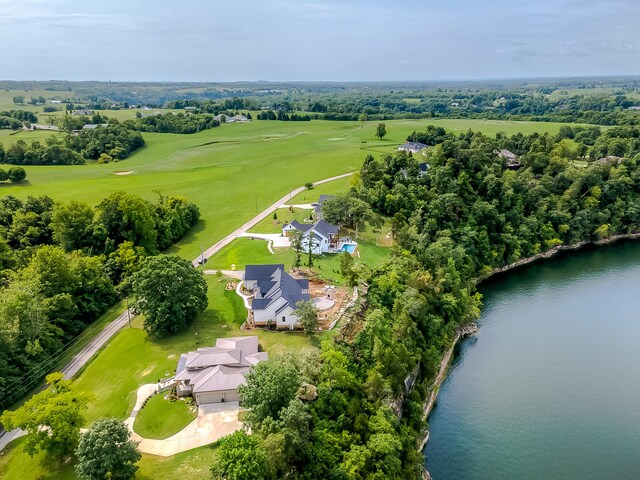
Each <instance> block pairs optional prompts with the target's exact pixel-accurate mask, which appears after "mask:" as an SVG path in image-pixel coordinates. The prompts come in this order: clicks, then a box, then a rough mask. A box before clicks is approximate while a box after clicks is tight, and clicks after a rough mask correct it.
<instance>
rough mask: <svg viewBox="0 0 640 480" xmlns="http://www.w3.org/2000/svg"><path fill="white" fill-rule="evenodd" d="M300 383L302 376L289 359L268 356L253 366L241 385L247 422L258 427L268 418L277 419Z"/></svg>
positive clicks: (241, 397) (252, 426)
mask: <svg viewBox="0 0 640 480" xmlns="http://www.w3.org/2000/svg"><path fill="white" fill-rule="evenodd" d="M300 383H301V380H300V376H299V374H298V372H297V371H296V369H295V368H294V366H293V365H292V364H291V363H290V362H283V361H279V360H278V359H269V360H267V361H266V362H260V363H258V364H256V365H254V366H253V367H252V368H251V370H250V371H249V373H248V374H247V376H246V383H245V384H244V385H240V386H239V387H238V395H239V396H240V404H241V405H242V406H243V407H245V408H247V409H248V411H247V413H246V423H247V424H248V425H250V426H251V428H252V429H253V428H255V429H257V430H259V429H260V426H261V425H262V423H263V422H264V421H265V420H266V419H267V418H272V419H274V420H278V419H279V418H280V417H279V414H280V413H281V411H282V409H283V408H286V407H287V406H288V405H289V402H290V401H291V400H292V399H293V398H294V397H295V394H296V391H297V390H298V387H299V386H300Z"/></svg>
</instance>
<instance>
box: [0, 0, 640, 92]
mask: <svg viewBox="0 0 640 480" xmlns="http://www.w3.org/2000/svg"><path fill="white" fill-rule="evenodd" d="M639 24H640V0H532V1H528V0H527V1H524V0H482V1H481V0H453V1H452V0H422V1H419V0H386V1H381V0H343V1H337V0H310V1H305V0H226V1H220V0H199V1H196V0H180V1H178V0H173V1H166V0H101V1H99V0H0V39H1V41H0V45H2V54H1V55H0V60H1V61H0V79H3V80H51V79H56V80H113V81H212V82H216V81H220V82H227V81H228V82H231V81H259V80H269V81H402V80H406V81H429V80H448V79H451V80H459V79H487V78H491V79H493V78H524V77H558V76H563V77H564V76H583V75H637V74H640V62H639V61H638V60H639V59H640V56H639V54H640V28H639Z"/></svg>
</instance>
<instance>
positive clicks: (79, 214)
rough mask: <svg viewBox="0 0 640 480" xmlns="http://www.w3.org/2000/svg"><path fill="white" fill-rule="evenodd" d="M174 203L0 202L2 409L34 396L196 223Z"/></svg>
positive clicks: (191, 212) (190, 210) (117, 197)
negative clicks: (63, 357)
mask: <svg viewBox="0 0 640 480" xmlns="http://www.w3.org/2000/svg"><path fill="white" fill-rule="evenodd" d="M199 216H200V213H199V210H198V208H197V207H196V206H195V205H194V204H192V203H190V202H188V201H187V200H186V199H185V198H183V197H180V196H168V197H164V196H160V197H159V198H158V200H157V201H156V202H155V203H152V202H149V201H147V200H145V199H143V198H141V197H139V196H137V195H133V194H129V193H125V192H117V193H114V194H112V195H111V196H109V197H107V198H105V199H104V200H103V201H102V202H100V204H99V205H98V206H97V207H95V208H94V207H91V206H90V205H88V204H86V203H84V202H80V201H71V202H68V203H57V202H55V201H54V200H52V199H51V198H49V197H46V196H40V197H27V198H26V199H25V200H20V199H18V198H15V197H13V196H11V195H8V196H5V197H3V198H0V284H1V285H2V288H1V289H0V407H3V408H6V407H8V406H9V405H11V403H12V402H14V401H16V400H17V399H19V398H20V397H21V396H23V395H24V394H25V393H27V392H28V391H29V390H30V389H32V388H33V387H34V386H35V385H37V384H38V382H39V381H40V380H41V379H42V378H43V375H44V374H45V373H47V372H48V371H50V370H51V369H52V368H54V367H55V366H56V365H57V362H58V361H59V358H60V354H61V353H63V352H64V349H65V348H67V347H68V346H69V345H70V343H71V342H72V341H73V340H74V339H75V338H76V337H77V336H78V335H80V334H81V333H82V331H83V330H84V329H85V328H86V327H87V326H88V325H90V324H91V323H92V322H93V321H94V320H96V319H97V318H98V317H99V316H100V315H102V314H103V313H104V312H105V311H106V310H107V308H108V307H110V306H112V305H113V304H114V303H115V302H116V300H117V299H118V298H120V297H121V296H122V295H126V294H128V293H129V291H130V289H131V285H130V278H131V276H132V275H133V274H134V273H135V272H137V271H138V270H139V269H140V267H141V262H142V261H143V259H144V258H145V257H147V256H150V255H155V254H157V253H159V252H160V251H161V250H164V249H166V248H167V247H169V246H170V245H172V244H173V243H175V242H176V241H178V240H179V239H180V238H182V237H183V236H184V235H185V234H186V233H187V231H188V230H189V229H190V228H191V227H192V226H193V225H195V224H196V223H197V221H198V219H199Z"/></svg>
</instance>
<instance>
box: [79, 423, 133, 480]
mask: <svg viewBox="0 0 640 480" xmlns="http://www.w3.org/2000/svg"><path fill="white" fill-rule="evenodd" d="M130 437H131V432H130V431H129V429H128V428H127V426H126V425H125V424H124V423H122V421H120V420H118V419H116V418H101V419H99V420H96V421H95V422H94V423H93V425H91V428H89V430H88V431H86V432H85V433H83V434H82V435H81V436H80V441H79V442H78V448H77V449H76V452H75V453H76V457H77V458H78V464H77V465H76V472H77V473H78V476H79V477H80V478H81V479H86V480H103V479H105V478H109V479H112V480H130V479H132V478H134V477H135V474H136V471H137V470H138V467H137V466H136V463H137V462H138V460H140V458H142V455H141V454H140V452H139V451H138V447H137V445H136V443H135V442H133V441H132V440H131V439H130Z"/></svg>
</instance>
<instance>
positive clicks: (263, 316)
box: [242, 264, 311, 329]
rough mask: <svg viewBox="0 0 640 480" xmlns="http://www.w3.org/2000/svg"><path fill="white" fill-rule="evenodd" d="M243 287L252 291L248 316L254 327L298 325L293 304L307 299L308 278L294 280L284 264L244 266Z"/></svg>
mask: <svg viewBox="0 0 640 480" xmlns="http://www.w3.org/2000/svg"><path fill="white" fill-rule="evenodd" d="M242 280H243V283H244V288H246V289H247V290H249V291H251V292H252V294H253V299H252V300H251V315H252V316H253V322H254V324H255V325H256V326H268V325H273V326H275V328H280V329H282V328H288V329H293V328H295V326H296V325H297V324H298V320H299V318H298V316H297V315H295V313H294V311H295V309H296V304H297V303H298V302H300V301H306V300H310V299H311V296H310V295H309V280H307V279H299V280H298V279H295V278H293V277H292V276H291V275H289V274H288V273H287V272H285V270H284V265H282V264H275V265H247V266H246V268H245V271H244V277H243V279H242Z"/></svg>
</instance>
